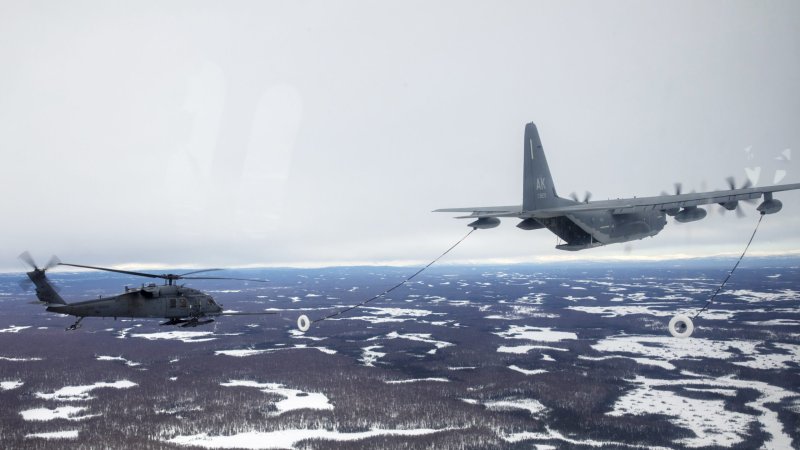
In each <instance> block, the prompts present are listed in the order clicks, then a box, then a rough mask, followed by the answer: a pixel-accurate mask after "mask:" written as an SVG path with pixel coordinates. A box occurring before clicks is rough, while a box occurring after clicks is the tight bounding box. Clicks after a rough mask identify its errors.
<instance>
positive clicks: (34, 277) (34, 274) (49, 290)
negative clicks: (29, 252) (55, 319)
mask: <svg viewBox="0 0 800 450" xmlns="http://www.w3.org/2000/svg"><path fill="white" fill-rule="evenodd" d="M44 272H45V271H44V270H42V269H38V268H36V269H33V270H32V271H30V272H28V273H27V275H28V278H30V279H31V281H33V284H34V285H35V286H36V297H37V298H38V299H39V301H42V302H44V303H50V304H52V303H55V304H59V305H66V304H67V302H65V301H64V299H63V298H61V296H60V295H58V292H56V290H55V289H54V288H53V285H52V284H50V281H49V280H48V279H47V277H46V276H45V274H44Z"/></svg>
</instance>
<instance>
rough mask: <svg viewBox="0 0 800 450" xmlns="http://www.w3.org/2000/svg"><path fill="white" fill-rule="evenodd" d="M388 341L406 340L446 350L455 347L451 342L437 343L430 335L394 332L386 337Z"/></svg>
mask: <svg viewBox="0 0 800 450" xmlns="http://www.w3.org/2000/svg"><path fill="white" fill-rule="evenodd" d="M386 338H387V339H406V340H409V341H417V342H425V343H427V344H433V345H434V346H435V347H436V348H445V347H450V346H452V345H454V344H453V343H451V342H446V341H437V340H435V339H433V338H432V337H431V334H430V333H406V334H399V333H398V332H397V331H392V332H391V333H389V334H387V335H386Z"/></svg>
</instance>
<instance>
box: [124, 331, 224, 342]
mask: <svg viewBox="0 0 800 450" xmlns="http://www.w3.org/2000/svg"><path fill="white" fill-rule="evenodd" d="M130 336H131V337H135V338H142V339H147V340H150V341H155V340H175V341H181V342H208V341H213V340H214V339H217V338H216V337H214V333H213V332H212V331H161V332H158V333H136V334H131V335H130Z"/></svg>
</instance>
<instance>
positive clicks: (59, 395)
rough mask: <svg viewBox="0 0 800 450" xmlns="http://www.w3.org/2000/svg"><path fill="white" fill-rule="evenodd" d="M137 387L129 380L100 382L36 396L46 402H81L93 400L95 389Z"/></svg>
mask: <svg viewBox="0 0 800 450" xmlns="http://www.w3.org/2000/svg"><path fill="white" fill-rule="evenodd" d="M134 386H137V384H136V383H134V382H132V381H128V380H119V381H114V382H111V383H107V382H102V381H101V382H99V383H95V384H90V385H86V386H66V387H63V388H61V389H59V390H57V391H55V392H52V393H50V394H45V393H42V392H36V393H35V394H34V395H35V396H36V397H38V398H41V399H45V400H56V401H60V402H74V401H81V400H91V399H92V398H94V397H91V396H90V395H89V393H90V392H92V391H93V390H95V389H104V388H113V389H128V388H132V387H134Z"/></svg>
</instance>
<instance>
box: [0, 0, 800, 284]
mask: <svg viewBox="0 0 800 450" xmlns="http://www.w3.org/2000/svg"><path fill="white" fill-rule="evenodd" d="M798 17H800V2H797V1H785V2H780V1H767V2H756V1H747V2H737V1H686V2H642V1H623V2H608V1H604V2H596V1H587V2H535V1H521V2H512V1H503V2H490V1H486V2H474V1H467V2H464V1H453V2H446V1H437V2H430V1H409V0H403V1H396V2H372V1H357V2H353V1H280V2H265V1H253V2H242V1H239V2H219V1H213V2H204V1H194V0H193V1H186V2H175V1H173V2H163V1H157V2H145V1H138V2H133V3H131V2H109V1H93V2H80V1H69V2H61V1H46V2H41V1H39V2H37V1H8V0H0V61H2V66H1V67H2V70H0V189H1V190H2V191H1V192H2V195H0V210H1V211H2V225H1V227H2V228H0V229H1V230H2V233H0V249H1V250H2V254H0V269H3V270H21V269H22V268H23V266H22V265H21V264H20V263H19V262H18V261H17V260H16V256H17V255H18V254H19V253H20V252H22V251H23V250H26V249H27V250H30V251H31V253H33V254H34V256H35V257H36V258H37V259H38V260H40V261H41V263H44V262H45V261H46V260H47V259H48V258H49V257H50V255H51V254H57V255H59V256H60V257H61V258H62V259H63V260H64V261H69V262H76V263H83V264H96V265H119V264H134V265H137V266H139V267H144V266H149V265H182V266H189V265H191V266H198V267H199V266H215V267H216V266H244V265H333V264H360V263H368V264H382V263H391V264H396V263H409V264H419V263H424V262H426V261H428V260H430V259H432V258H433V257H435V256H437V255H438V254H439V253H440V252H441V251H443V250H444V249H446V248H447V247H448V246H449V245H451V244H452V243H453V242H455V241H456V240H457V239H459V238H460V237H461V236H462V235H463V234H464V233H466V232H467V231H468V229H467V227H466V226H465V225H466V223H467V222H466V221H459V220H455V219H452V215H451V214H441V213H436V214H434V213H431V210H433V209H436V208H443V207H461V206H478V205H485V206H490V205H508V204H519V203H521V195H522V193H521V189H522V144H523V130H524V125H525V123H527V122H531V121H533V122H536V124H537V125H538V127H539V131H540V133H541V138H542V142H543V145H544V148H545V151H546V153H547V157H548V160H549V162H550V168H551V171H552V173H553V177H554V181H555V184H556V189H557V190H558V192H559V194H561V195H563V196H566V195H568V194H569V193H570V192H572V191H575V192H578V193H579V195H581V196H582V195H583V192H584V191H587V190H589V191H591V192H592V194H593V198H594V199H605V198H610V197H612V198H615V197H628V196H634V195H637V196H646V195H657V194H659V193H660V192H661V191H672V190H673V184H674V183H675V182H682V183H683V186H684V190H685V191H690V190H692V189H696V190H698V191H699V190H706V189H708V190H711V189H717V188H723V187H725V181H724V179H725V177H727V176H731V175H732V176H735V177H736V179H737V180H738V182H739V183H743V182H744V180H745V179H746V177H747V170H750V174H751V176H753V177H754V176H755V174H758V180H757V182H758V184H759V185H767V184H772V183H773V181H775V180H776V179H778V178H782V179H781V180H780V182H782V183H788V182H799V181H800V164H799V163H797V162H796V159H800V154H796V153H792V152H793V151H796V150H800V126H799V124H800V83H798V80H800V28H799V27H797V20H798ZM777 198H779V199H781V200H782V201H783V203H784V208H783V211H782V212H781V213H780V214H777V215H772V216H767V217H766V218H765V222H764V224H763V225H762V231H761V232H760V234H759V236H758V237H757V238H756V241H755V242H754V244H753V247H752V251H753V253H754V254H755V253H759V252H760V253H784V252H798V251H800V236H799V235H798V232H797V230H799V229H800V193H798V192H792V193H784V194H780V195H778V196H777ZM745 208H746V210H747V212H748V213H749V214H748V216H747V217H746V218H745V219H741V220H740V219H737V218H736V216H735V214H731V213H729V214H727V215H726V216H721V215H719V214H717V208H710V210H709V214H708V218H707V219H706V220H704V221H701V222H695V223H691V224H676V223H675V222H674V221H673V220H672V219H670V220H669V223H668V225H667V227H666V228H665V229H664V230H663V231H662V232H661V234H659V235H658V236H656V237H655V238H651V239H646V240H644V241H636V242H634V243H631V244H623V245H611V246H608V247H605V248H600V249H592V250H586V251H582V252H578V253H565V252H561V251H559V250H556V249H555V248H554V245H555V244H556V238H555V236H554V235H553V234H551V233H549V232H548V231H546V230H538V231H522V230H519V229H517V228H516V227H515V226H514V225H516V223H517V220H504V221H503V224H502V225H501V226H500V227H499V228H496V229H493V230H482V231H479V232H477V233H475V234H474V235H472V236H471V237H470V238H469V239H468V240H467V241H466V242H465V243H464V244H463V245H462V246H461V247H459V248H458V249H456V250H455V251H454V252H453V253H451V254H450V255H449V256H448V258H447V261H449V262H484V261H508V262H521V261H538V260H550V259H555V258H563V257H569V258H576V257H578V258H617V257H620V258H623V257H628V258H641V257H666V256H675V255H695V256H701V255H715V254H720V253H726V254H738V253H740V252H741V250H742V248H743V246H744V244H745V243H746V241H747V238H748V237H749V235H750V233H751V231H752V228H753V226H754V225H755V221H756V220H757V214H756V213H755V212H754V209H755V205H746V206H745Z"/></svg>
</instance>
